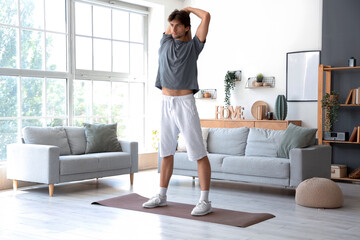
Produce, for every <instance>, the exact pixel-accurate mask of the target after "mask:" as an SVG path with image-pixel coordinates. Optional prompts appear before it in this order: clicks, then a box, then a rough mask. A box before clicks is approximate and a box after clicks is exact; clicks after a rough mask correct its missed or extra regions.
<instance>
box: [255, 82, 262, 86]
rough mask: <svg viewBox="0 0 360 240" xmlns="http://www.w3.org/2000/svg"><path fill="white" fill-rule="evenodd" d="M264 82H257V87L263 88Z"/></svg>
mask: <svg viewBox="0 0 360 240" xmlns="http://www.w3.org/2000/svg"><path fill="white" fill-rule="evenodd" d="M262 85H263V82H255V87H262Z"/></svg>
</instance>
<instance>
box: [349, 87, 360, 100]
mask: <svg viewBox="0 0 360 240" xmlns="http://www.w3.org/2000/svg"><path fill="white" fill-rule="evenodd" d="M345 104H360V87H359V88H354V89H351V90H350V91H349V95H348V96H347V98H346V101H345Z"/></svg>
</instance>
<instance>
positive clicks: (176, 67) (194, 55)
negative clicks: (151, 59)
mask: <svg viewBox="0 0 360 240" xmlns="http://www.w3.org/2000/svg"><path fill="white" fill-rule="evenodd" d="M204 44H205V42H203V43H202V42H200V40H199V38H198V37H197V36H196V35H195V37H194V38H193V39H191V40H190V41H189V42H183V41H180V40H176V39H174V38H173V37H172V36H171V34H170V35H167V34H163V37H162V39H161V41H160V49H159V69H158V73H157V77H156V83H155V86H156V87H157V88H160V89H162V87H165V88H170V89H191V90H193V93H194V94H195V93H197V92H198V91H199V85H198V81H197V63H196V62H197V59H198V57H199V54H200V52H201V51H202V49H203V48H204Z"/></svg>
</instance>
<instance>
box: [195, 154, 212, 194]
mask: <svg viewBox="0 0 360 240" xmlns="http://www.w3.org/2000/svg"><path fill="white" fill-rule="evenodd" d="M197 163H198V175H199V181H200V189H201V191H209V189H210V178H211V166H210V162H209V158H208V157H207V156H205V157H203V158H202V159H200V160H198V161H197Z"/></svg>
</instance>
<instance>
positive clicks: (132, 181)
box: [130, 173, 134, 185]
mask: <svg viewBox="0 0 360 240" xmlns="http://www.w3.org/2000/svg"><path fill="white" fill-rule="evenodd" d="M133 183H134V173H130V184H131V185H133Z"/></svg>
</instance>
